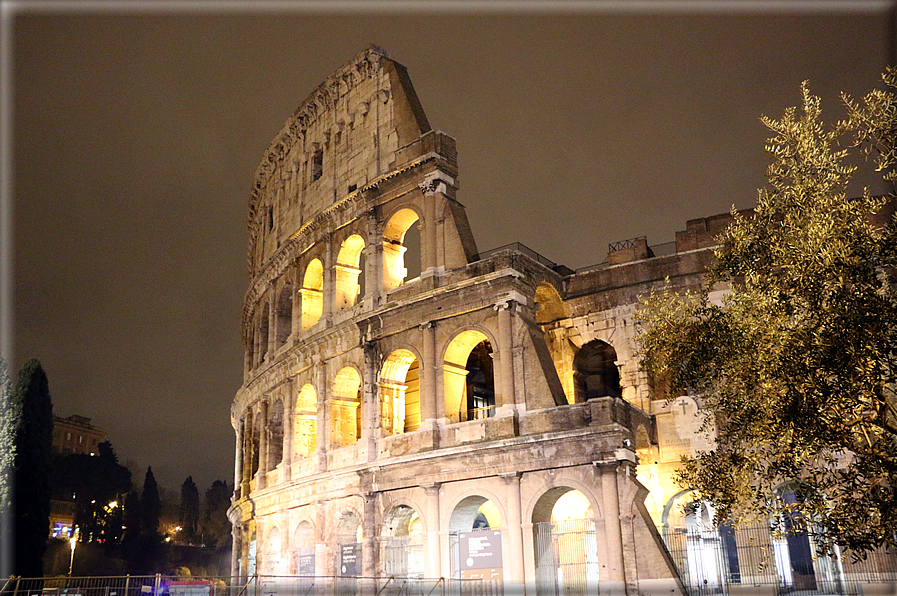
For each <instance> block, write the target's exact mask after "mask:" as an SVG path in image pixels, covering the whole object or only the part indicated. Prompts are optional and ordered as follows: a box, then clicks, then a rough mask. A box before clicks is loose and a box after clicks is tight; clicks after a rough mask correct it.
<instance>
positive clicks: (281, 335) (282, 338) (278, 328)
mask: <svg viewBox="0 0 897 596" xmlns="http://www.w3.org/2000/svg"><path fill="white" fill-rule="evenodd" d="M274 317H275V318H274V348H275V349H277V348H279V347H281V346H282V345H284V344H285V343H286V342H287V339H288V338H289V337H290V333H292V331H293V284H292V283H291V282H286V283H284V284H283V287H282V288H281V289H280V293H279V294H278V295H277V304H276V307H275V309H274Z"/></svg>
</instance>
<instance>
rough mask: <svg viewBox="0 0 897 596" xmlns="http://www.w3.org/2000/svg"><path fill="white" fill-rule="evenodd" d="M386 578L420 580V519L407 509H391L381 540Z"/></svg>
mask: <svg viewBox="0 0 897 596" xmlns="http://www.w3.org/2000/svg"><path fill="white" fill-rule="evenodd" d="M380 545H381V549H382V550H381V555H382V560H383V564H384V569H385V570H386V575H388V576H395V577H423V575H424V528H423V522H422V520H421V519H420V516H419V515H418V514H417V511H415V510H414V509H413V508H411V507H408V506H407V505H398V506H396V507H393V508H392V509H390V511H389V513H388V514H387V515H386V517H385V519H384V523H383V533H382V537H381V540H380Z"/></svg>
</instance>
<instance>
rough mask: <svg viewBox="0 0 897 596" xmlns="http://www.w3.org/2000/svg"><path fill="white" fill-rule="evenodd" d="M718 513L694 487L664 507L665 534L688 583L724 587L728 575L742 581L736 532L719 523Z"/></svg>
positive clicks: (712, 588)
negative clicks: (697, 496) (695, 494)
mask: <svg viewBox="0 0 897 596" xmlns="http://www.w3.org/2000/svg"><path fill="white" fill-rule="evenodd" d="M715 513H716V511H715V508H714V507H713V505H712V504H711V503H709V502H707V501H699V500H695V498H694V493H693V492H692V491H690V490H686V491H681V492H680V493H678V494H676V495H674V496H673V497H672V498H671V499H670V500H669V502H668V503H667V505H666V506H665V507H664V511H663V516H662V522H663V538H664V541H665V542H666V543H667V548H668V549H669V551H670V555H671V556H672V557H673V560H674V561H675V562H676V566H677V567H678V568H679V573H680V576H681V577H682V582H683V583H684V584H686V586H689V587H694V588H697V589H710V590H714V591H716V590H722V589H723V587H724V586H725V584H726V578H727V577H728V582H729V583H734V584H738V583H741V569H740V565H739V560H738V549H737V545H736V540H735V535H734V532H733V531H732V528H731V527H730V526H728V525H726V524H722V525H720V526H717V525H716V524H715V523H714V517H715Z"/></svg>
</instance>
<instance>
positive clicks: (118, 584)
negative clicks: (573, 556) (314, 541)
mask: <svg viewBox="0 0 897 596" xmlns="http://www.w3.org/2000/svg"><path fill="white" fill-rule="evenodd" d="M481 585H482V581H480V580H470V579H463V580H462V579H448V578H436V579H433V578H422V577H397V576H388V577H362V576H358V577H354V576H353V577H339V576H314V577H302V576H273V575H256V576H252V577H249V578H245V577H198V576H194V577H175V576H167V575H147V576H136V575H128V576H114V577H43V578H17V577H11V578H9V579H8V580H4V582H3V587H2V588H0V593H2V594H3V596H306V595H307V596H311V595H313V594H314V595H317V596H320V595H324V596H369V595H370V596H453V595H467V594H469V595H476V594H482V593H483V590H482V587H481Z"/></svg>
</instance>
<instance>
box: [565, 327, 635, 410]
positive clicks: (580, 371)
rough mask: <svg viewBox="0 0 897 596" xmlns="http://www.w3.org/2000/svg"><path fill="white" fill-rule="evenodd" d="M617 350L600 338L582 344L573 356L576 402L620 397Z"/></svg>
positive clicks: (621, 394)
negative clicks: (594, 398) (596, 398)
mask: <svg viewBox="0 0 897 596" xmlns="http://www.w3.org/2000/svg"><path fill="white" fill-rule="evenodd" d="M616 361H617V352H616V351H615V350H614V348H613V346H611V345H610V344H606V343H604V342H603V341H601V340H600V339H596V340H593V341H590V342H589V343H587V344H586V345H584V346H583V347H582V348H581V349H580V350H579V352H577V353H576V356H575V357H574V358H573V384H574V391H575V393H576V402H577V403H582V402H584V401H586V400H589V399H592V398H593V397H608V396H613V397H622V396H623V390H622V388H621V387H620V371H619V370H617V364H616Z"/></svg>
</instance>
